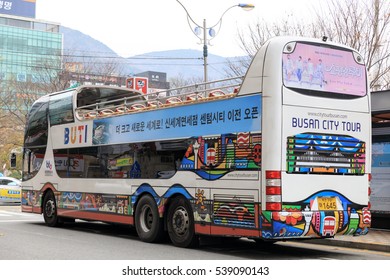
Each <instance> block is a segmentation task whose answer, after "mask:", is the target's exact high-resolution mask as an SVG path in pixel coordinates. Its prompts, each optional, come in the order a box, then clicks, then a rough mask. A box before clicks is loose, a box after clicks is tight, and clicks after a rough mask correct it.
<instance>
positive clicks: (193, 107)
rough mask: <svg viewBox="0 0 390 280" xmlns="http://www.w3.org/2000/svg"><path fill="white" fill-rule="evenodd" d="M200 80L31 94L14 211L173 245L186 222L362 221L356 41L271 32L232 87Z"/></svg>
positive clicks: (273, 234)
mask: <svg viewBox="0 0 390 280" xmlns="http://www.w3.org/2000/svg"><path fill="white" fill-rule="evenodd" d="M290 60H292V61H290ZM314 60H315V62H312V61H314ZM210 84H211V83H210ZM203 86H204V88H203V90H199V88H196V90H194V91H188V88H182V89H174V90H169V91H168V92H164V93H163V94H161V96H163V97H162V98H159V94H158V93H157V94H156V93H154V94H153V95H146V96H145V95H143V94H142V93H137V92H136V91H134V90H125V89H119V88H108V87H103V86H100V87H99V86H82V87H79V88H77V89H73V90H68V91H64V92H60V93H55V94H50V95H47V96H45V97H43V98H41V99H40V100H38V101H37V102H36V103H35V104H34V106H33V110H32V111H31V113H30V123H29V125H28V127H27V129H26V141H25V156H24V180H23V191H22V193H23V198H22V210H23V211H26V212H36V213H43V215H44V217H45V221H46V223H47V224H48V225H50V226H55V225H57V224H59V223H61V222H63V221H66V220H67V219H86V220H99V221H105V222H112V223H124V224H130V225H135V226H136V229H137V232H138V234H139V236H140V238H141V239H142V240H143V241H146V242H156V241H158V240H160V239H161V238H162V236H163V235H164V233H166V232H167V233H168V234H169V236H170V238H171V240H172V242H173V243H174V244H175V245H177V246H182V247H189V246H194V245H195V244H196V243H197V240H198V236H199V235H219V236H237V237H248V238H253V239H255V240H259V241H261V240H268V241H277V240H283V239H287V238H323V237H331V236H334V235H336V234H352V235H361V234H366V233H367V231H368V228H369V227H370V222H371V220H370V211H369V196H368V190H369V183H370V182H369V181H370V166H371V156H370V155H371V113H370V94H369V90H368V88H367V74H366V69H365V66H364V62H363V59H362V58H361V57H360V55H359V54H358V53H357V52H356V51H354V50H351V49H350V48H347V47H345V46H340V45H336V44H332V43H327V42H323V41H320V40H314V39H307V38H290V37H288V38H287V37H280V38H274V39H271V40H269V41H267V42H266V43H265V44H264V46H262V48H261V49H260V50H259V52H258V54H257V55H256V56H255V57H254V58H253V61H252V64H251V66H250V67H249V69H248V72H247V74H246V76H245V77H244V79H243V81H242V84H240V85H239V86H238V87H237V86H236V85H228V86H220V87H218V88H214V89H212V88H211V87H210V85H203ZM186 90H187V91H186ZM224 92H225V93H224ZM173 94H175V96H173ZM47 111H48V112H49V117H48V119H47V123H46V124H45V116H44V115H45V113H46V112H47ZM45 129H46V131H45Z"/></svg>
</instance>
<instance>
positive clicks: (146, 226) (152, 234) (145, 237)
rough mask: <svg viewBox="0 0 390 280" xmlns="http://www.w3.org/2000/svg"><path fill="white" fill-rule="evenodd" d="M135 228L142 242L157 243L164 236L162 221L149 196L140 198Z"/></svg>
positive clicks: (154, 203) (136, 211)
mask: <svg viewBox="0 0 390 280" xmlns="http://www.w3.org/2000/svg"><path fill="white" fill-rule="evenodd" d="M135 228H136V230H137V234H138V236H139V238H140V239H141V240H142V241H144V242H148V243H153V242H159V241H160V240H162V238H163V236H164V221H163V219H160V216H159V214H158V208H157V205H156V202H155V200H154V199H153V197H151V196H150V195H144V196H142V197H141V198H140V200H139V202H138V204H137V208H136V210H135Z"/></svg>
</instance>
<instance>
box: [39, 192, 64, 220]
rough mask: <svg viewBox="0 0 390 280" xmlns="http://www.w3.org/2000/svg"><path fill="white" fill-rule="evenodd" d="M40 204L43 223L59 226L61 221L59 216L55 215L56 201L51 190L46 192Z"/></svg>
mask: <svg viewBox="0 0 390 280" xmlns="http://www.w3.org/2000/svg"><path fill="white" fill-rule="evenodd" d="M42 206H43V207H42V211H43V218H44V219H45V223H46V224H47V225H48V226H49V227H56V226H59V225H60V224H61V222H60V218H59V217H58V215H57V203H56V199H55V197H54V193H53V192H52V191H51V190H49V191H47V193H46V194H45V197H44V198H43V205H42Z"/></svg>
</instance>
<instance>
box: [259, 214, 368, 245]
mask: <svg viewBox="0 0 390 280" xmlns="http://www.w3.org/2000/svg"><path fill="white" fill-rule="evenodd" d="M370 225H371V213H370V211H369V210H368V208H362V209H359V210H355V211H354V212H351V211H280V212H278V211H263V212H262V213H261V218H260V228H261V237H262V238H263V239H279V240H280V239H286V238H287V239H290V238H291V239H295V238H330V237H334V236H336V235H354V236H359V235H365V234H367V232H368V229H369V228H370Z"/></svg>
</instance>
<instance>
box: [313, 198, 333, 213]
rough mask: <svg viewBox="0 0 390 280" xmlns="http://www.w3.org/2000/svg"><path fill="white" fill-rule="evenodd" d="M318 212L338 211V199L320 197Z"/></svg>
mask: <svg viewBox="0 0 390 280" xmlns="http://www.w3.org/2000/svg"><path fill="white" fill-rule="evenodd" d="M317 201H318V210H322V211H326V210H337V202H336V197H318V198H317Z"/></svg>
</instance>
